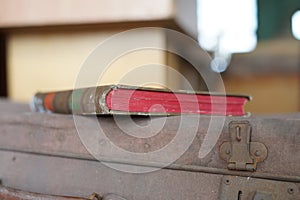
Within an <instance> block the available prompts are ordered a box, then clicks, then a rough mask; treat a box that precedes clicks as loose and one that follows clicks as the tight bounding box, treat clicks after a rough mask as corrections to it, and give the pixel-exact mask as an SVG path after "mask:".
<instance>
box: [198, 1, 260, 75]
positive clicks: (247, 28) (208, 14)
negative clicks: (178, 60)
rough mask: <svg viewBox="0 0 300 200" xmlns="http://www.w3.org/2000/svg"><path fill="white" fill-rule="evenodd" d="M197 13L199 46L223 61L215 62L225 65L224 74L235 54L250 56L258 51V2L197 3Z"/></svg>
mask: <svg viewBox="0 0 300 200" xmlns="http://www.w3.org/2000/svg"><path fill="white" fill-rule="evenodd" d="M197 12H198V13H197V14H198V41H199V44H200V46H201V47H202V48H203V49H204V50H207V51H213V52H215V58H217V60H219V61H220V60H223V61H222V62H219V61H218V62H214V63H222V67H221V69H222V70H225V69H226V67H224V63H227V64H229V62H230V58H231V54H232V53H244V52H250V51H252V50H254V48H255V47H256V43H257V36H256V30H257V5H256V0H242V1H241V0H197ZM213 67H216V64H214V65H213V66H212V68H213ZM217 71H220V70H217Z"/></svg>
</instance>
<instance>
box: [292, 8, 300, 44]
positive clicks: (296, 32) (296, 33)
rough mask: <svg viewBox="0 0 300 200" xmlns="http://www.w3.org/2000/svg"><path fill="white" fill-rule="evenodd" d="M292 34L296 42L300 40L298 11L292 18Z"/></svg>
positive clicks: (299, 16)
mask: <svg viewBox="0 0 300 200" xmlns="http://www.w3.org/2000/svg"><path fill="white" fill-rule="evenodd" d="M292 32H293V35H294V37H295V38H296V39H297V40H300V10H299V11H297V12H295V13H294V14H293V16H292Z"/></svg>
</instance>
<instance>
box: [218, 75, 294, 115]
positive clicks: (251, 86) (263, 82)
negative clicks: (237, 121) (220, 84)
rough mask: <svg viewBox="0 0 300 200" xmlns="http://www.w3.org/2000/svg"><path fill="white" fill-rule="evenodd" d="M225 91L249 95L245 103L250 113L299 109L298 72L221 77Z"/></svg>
mask: <svg viewBox="0 0 300 200" xmlns="http://www.w3.org/2000/svg"><path fill="white" fill-rule="evenodd" d="M223 81H224V85H225V88H226V92H228V93H242V94H247V95H251V96H252V97H253V100H252V101H250V102H248V103H247V104H246V110H247V111H250V112H251V113H281V112H283V113H285V112H297V111H299V109H300V101H299V99H300V98H299V97H300V90H299V86H300V81H299V75H298V74H296V73H295V74H270V75H256V76H243V77H234V76H231V77H226V78H224V79H223Z"/></svg>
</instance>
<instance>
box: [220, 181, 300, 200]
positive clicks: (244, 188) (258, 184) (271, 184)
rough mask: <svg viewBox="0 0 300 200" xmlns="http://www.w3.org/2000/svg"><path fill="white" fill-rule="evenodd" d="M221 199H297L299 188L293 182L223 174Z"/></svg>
mask: <svg viewBox="0 0 300 200" xmlns="http://www.w3.org/2000/svg"><path fill="white" fill-rule="evenodd" d="M221 181H222V182H221V186H220V193H219V199H220V200H262V199H263V200H296V199H299V198H298V197H299V189H298V187H297V185H295V184H294V183H291V182H285V181H284V182H283V181H273V180H266V179H258V178H251V177H239V176H223V178H222V180H221Z"/></svg>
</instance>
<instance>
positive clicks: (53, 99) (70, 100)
mask: <svg viewBox="0 0 300 200" xmlns="http://www.w3.org/2000/svg"><path fill="white" fill-rule="evenodd" d="M112 88H113V87H112V86H98V87H90V88H82V89H74V90H66V91H59V92H48V93H36V94H35V95H34V97H33V100H32V101H31V108H32V110H34V111H37V112H53V113H61V114H108V113H109V110H108V108H107V107H106V102H105V101H106V95H107V93H108V92H109V91H110V90H111V89H112Z"/></svg>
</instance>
